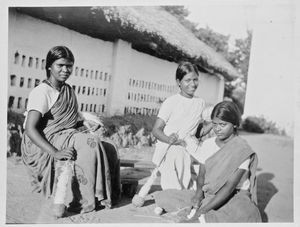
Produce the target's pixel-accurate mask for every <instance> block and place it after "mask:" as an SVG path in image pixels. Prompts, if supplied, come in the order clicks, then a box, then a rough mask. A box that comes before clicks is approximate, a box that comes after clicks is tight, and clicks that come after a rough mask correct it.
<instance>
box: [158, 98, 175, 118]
mask: <svg viewBox="0 0 300 227" xmlns="http://www.w3.org/2000/svg"><path fill="white" fill-rule="evenodd" d="M171 113H172V103H171V102H170V100H169V99H166V100H165V101H164V102H163V103H162V105H161V107H160V109H159V112H158V115H157V117H159V118H160V119H162V120H163V121H164V122H165V123H167V122H168V120H169V118H170V116H171Z"/></svg>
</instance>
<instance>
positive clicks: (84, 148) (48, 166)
mask: <svg viewBox="0 0 300 227" xmlns="http://www.w3.org/2000/svg"><path fill="white" fill-rule="evenodd" d="M73 64H74V56H73V54H72V52H71V51H70V50H69V49H68V48H67V47H65V46H56V47H53V48H52V49H51V50H50V51H49V52H48V54H47V58H46V73H47V79H46V80H44V81H43V82H42V83H41V84H39V85H38V86H37V87H35V88H34V89H33V90H32V91H31V93H30V94H29V99H28V105H27V112H28V113H27V116H26V122H25V133H24V135H23V138H22V145H21V149H22V159H23V162H24V164H25V165H26V167H27V169H28V172H29V175H30V178H31V185H32V186H33V187H34V189H33V191H36V192H40V193H42V194H43V195H44V196H45V197H46V198H52V197H53V196H54V193H55V191H56V184H57V181H58V177H59V175H60V173H61V171H62V170H61V169H59V168H60V166H61V163H62V162H63V161H65V160H73V161H74V163H75V165H74V168H73V175H74V177H73V179H72V192H73V193H72V194H73V200H72V202H71V203H70V204H69V210H70V211H74V210H76V211H80V212H81V213H86V212H91V211H93V210H94V209H95V208H96V202H97V201H99V202H101V203H102V204H105V205H106V206H107V207H110V205H111V200H112V186H111V175H112V174H114V173H112V172H111V169H110V167H111V168H114V170H116V172H117V170H118V169H119V168H117V167H119V166H118V165H119V163H118V160H117V158H116V157H115V156H114V158H113V159H112V158H109V157H107V156H108V155H110V154H109V153H106V151H105V150H104V147H105V148H108V149H110V150H112V148H111V147H112V146H111V145H110V144H108V143H104V144H103V146H101V147H100V145H102V144H101V142H100V140H99V138H97V137H96V136H94V135H92V134H91V133H84V132H80V131H78V127H80V126H82V125H85V126H87V127H88V128H90V130H96V129H97V128H99V122H98V123H97V122H95V121H84V122H82V121H79V119H80V118H79V112H78V104H77V99H76V96H75V93H74V91H73V89H72V87H71V86H70V85H68V84H67V83H66V80H67V79H68V78H69V77H70V75H71V73H72V70H73ZM101 148H102V149H101ZM112 151H113V152H116V150H112ZM116 187H119V185H117V184H116ZM64 211H65V205H64V204H59V205H57V204H53V212H54V214H55V216H57V217H61V216H63V214H64Z"/></svg>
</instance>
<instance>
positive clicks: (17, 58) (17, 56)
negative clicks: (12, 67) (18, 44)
mask: <svg viewBox="0 0 300 227" xmlns="http://www.w3.org/2000/svg"><path fill="white" fill-rule="evenodd" d="M19 61H20V54H19V52H18V51H16V53H15V59H14V64H19Z"/></svg>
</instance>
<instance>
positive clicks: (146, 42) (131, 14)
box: [17, 6, 240, 80]
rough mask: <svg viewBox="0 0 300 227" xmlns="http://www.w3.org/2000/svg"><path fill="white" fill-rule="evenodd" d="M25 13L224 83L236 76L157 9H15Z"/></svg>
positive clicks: (168, 16) (224, 63) (211, 51)
mask: <svg viewBox="0 0 300 227" xmlns="http://www.w3.org/2000/svg"><path fill="white" fill-rule="evenodd" d="M17 10H18V11H19V12H21V13H26V14H29V15H31V16H33V17H37V18H40V19H42V20H46V21H49V22H52V23H56V24H59V25H62V26H65V27H67V28H69V29H72V30H75V31H78V32H80V33H83V34H87V35H89V36H91V37H95V38H100V39H103V40H108V41H114V40H116V39H123V40H126V41H128V42H130V43H132V47H133V48H134V49H136V50H139V51H142V52H145V53H148V54H151V55H154V56H156V57H159V58H162V59H166V60H169V61H175V62H179V61H182V60H189V61H192V62H194V63H196V64H198V65H199V66H200V68H202V69H203V68H204V69H207V71H209V72H211V73H220V74H221V75H223V76H224V77H225V78H226V79H227V80H233V79H234V78H236V77H239V76H240V74H239V73H238V72H237V71H236V69H235V68H234V67H233V66H232V65H231V64H230V63H229V62H228V61H227V60H226V59H225V58H224V57H223V56H222V55H220V54H218V53H217V52H215V51H214V50H213V49H212V48H210V47H209V46H207V45H206V44H204V43H203V42H202V41H200V40H199V39H197V38H196V37H195V36H194V34H193V33H192V32H191V31H189V30H188V29H186V28H185V27H184V26H183V25H181V23H180V22H179V21H178V20H177V18H176V17H174V16H173V15H171V14H170V13H168V12H167V11H165V10H164V9H163V8H162V7H160V6H134V7H133V6H131V7H129V6H105V7H19V8H17Z"/></svg>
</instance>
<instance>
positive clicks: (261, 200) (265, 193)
mask: <svg viewBox="0 0 300 227" xmlns="http://www.w3.org/2000/svg"><path fill="white" fill-rule="evenodd" d="M258 170H261V169H258ZM274 177H275V176H274V174H272V173H261V174H259V175H258V176H257V200H258V209H259V211H260V214H261V217H262V221H263V222H268V215H267V214H266V212H265V209H266V206H267V205H268V203H269V202H270V201H271V199H272V197H273V196H274V195H275V194H276V193H277V192H278V189H277V188H276V187H275V186H274V184H273V183H272V182H271V180H272V179H273V178H274Z"/></svg>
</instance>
